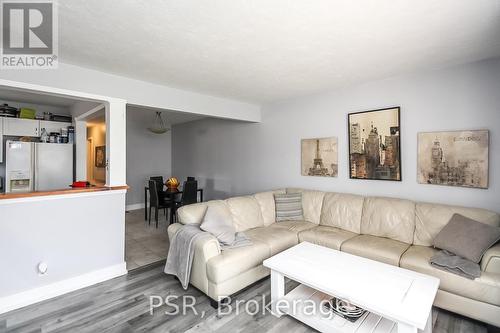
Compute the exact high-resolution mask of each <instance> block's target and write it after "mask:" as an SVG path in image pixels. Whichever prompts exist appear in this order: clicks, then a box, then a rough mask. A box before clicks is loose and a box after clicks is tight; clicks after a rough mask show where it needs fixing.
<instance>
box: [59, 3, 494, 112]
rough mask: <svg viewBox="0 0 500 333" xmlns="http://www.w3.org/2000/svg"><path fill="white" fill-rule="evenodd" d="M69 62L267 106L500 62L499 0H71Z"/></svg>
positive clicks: (62, 11) (62, 21) (66, 33)
mask: <svg viewBox="0 0 500 333" xmlns="http://www.w3.org/2000/svg"><path fill="white" fill-rule="evenodd" d="M59 31H60V42H59V49H60V56H61V61H62V62H67V63H72V64H76V65H81V66H84V67H91V68H95V69H99V70H102V71H106V72H111V73H115V74H118V75H123V76H127V77H131V78H137V79H141V80H145V81H151V82H156V83H161V84H164V85H169V86H172V87H178V88H182V89H188V90H193V91H199V92H205V93H208V94H213V95H218V96H226V97H232V98H235V99H241V100H246V101H252V102H257V103H263V102H270V101H276V100H282V99H286V98H289V97H294V96H298V95H305V94H311V93H315V92H318V91H324V90H330V89H335V88H339V87H343V86H346V85H350V84H353V83H359V82H364V81H368V80H372V79H378V78H385V77H389V76H393V75H398V74H401V73H406V72H413V71H418V70H422V69H428V68H439V67H442V66H446V65H453V64H459V63H465V62H470V61H475V60H479V59H484V58H489V57H494V56H498V55H500V38H499V36H500V1H499V0H439V1H436V0H418V1H415V0H398V1H394V0H358V1H352V0H315V1H290V0H252V1H248V0H211V1H201V0H177V1H164V0H148V1H139V0H136V1H132V0H85V1H82V0H64V1H59Z"/></svg>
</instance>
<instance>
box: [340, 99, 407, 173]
mask: <svg viewBox="0 0 500 333" xmlns="http://www.w3.org/2000/svg"><path fill="white" fill-rule="evenodd" d="M348 131H349V176H350V178H351V179H373V180H392V181H401V179H402V177H401V140H400V137H401V136H400V108H399V107H392V108H386V109H378V110H372V111H363V112H355V113H349V114H348Z"/></svg>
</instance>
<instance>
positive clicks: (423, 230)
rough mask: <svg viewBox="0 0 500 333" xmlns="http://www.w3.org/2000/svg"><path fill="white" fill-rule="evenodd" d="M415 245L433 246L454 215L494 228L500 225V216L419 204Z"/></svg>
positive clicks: (484, 212)
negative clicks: (437, 236) (433, 242)
mask: <svg viewBox="0 0 500 333" xmlns="http://www.w3.org/2000/svg"><path fill="white" fill-rule="evenodd" d="M415 214H416V219H415V237H414V239H413V244H414V245H424V246H431V245H432V241H433V240H434V238H435V237H436V235H437V234H438V233H439V232H440V231H441V229H443V228H444V226H445V225H446V224H448V222H449V221H450V219H451V217H452V216H453V214H460V215H463V216H465V217H468V218H470V219H473V220H476V221H478V222H481V223H486V224H488V225H491V226H493V227H498V226H499V225H500V215H499V214H497V213H495V212H492V211H489V210H486V209H480V208H466V207H458V206H448V205H437V204H431V203H417V204H416V207H415Z"/></svg>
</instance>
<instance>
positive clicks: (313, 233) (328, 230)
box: [299, 225, 358, 250]
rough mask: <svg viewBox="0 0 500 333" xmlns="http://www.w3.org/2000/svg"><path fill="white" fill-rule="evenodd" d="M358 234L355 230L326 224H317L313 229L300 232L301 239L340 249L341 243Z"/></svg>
mask: <svg viewBox="0 0 500 333" xmlns="http://www.w3.org/2000/svg"><path fill="white" fill-rule="evenodd" d="M357 235H358V234H355V233H353V232H350V231H347V230H343V229H339V228H334V227H326V226H321V225H320V226H317V227H314V228H312V229H308V230H304V231H301V232H299V241H301V242H309V243H313V244H318V245H322V246H326V247H329V248H331V249H335V250H340V247H341V245H342V244H343V243H344V242H345V241H347V240H348V239H351V238H353V237H355V236H357Z"/></svg>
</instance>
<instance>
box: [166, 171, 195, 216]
mask: <svg viewBox="0 0 500 333" xmlns="http://www.w3.org/2000/svg"><path fill="white" fill-rule="evenodd" d="M197 202H198V182H197V181H196V180H188V181H185V182H184V185H183V186H182V194H181V200H180V201H175V200H174V202H173V205H172V207H171V209H170V223H173V220H174V218H175V213H176V212H177V209H178V208H180V207H182V206H185V205H190V204H194V203H197Z"/></svg>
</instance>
